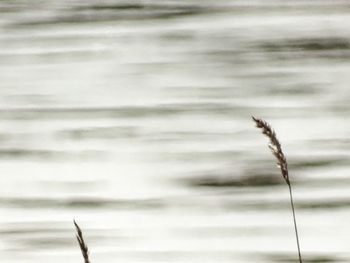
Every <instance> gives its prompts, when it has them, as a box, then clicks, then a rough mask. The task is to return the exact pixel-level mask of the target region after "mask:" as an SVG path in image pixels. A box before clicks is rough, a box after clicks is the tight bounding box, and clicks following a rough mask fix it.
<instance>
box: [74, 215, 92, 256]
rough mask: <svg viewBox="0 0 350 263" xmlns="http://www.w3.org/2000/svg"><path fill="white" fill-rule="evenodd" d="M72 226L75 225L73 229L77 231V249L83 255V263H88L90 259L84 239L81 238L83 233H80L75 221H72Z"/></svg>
mask: <svg viewBox="0 0 350 263" xmlns="http://www.w3.org/2000/svg"><path fill="white" fill-rule="evenodd" d="M73 222H74V225H75V229H76V231H77V234H76V237H77V240H78V243H79V247H80V250H81V253H82V254H83V257H84V263H90V259H89V249H88V247H87V245H86V243H85V240H84V237H83V232H82V231H81V228H80V227H79V225H78V224H77V222H75V220H73Z"/></svg>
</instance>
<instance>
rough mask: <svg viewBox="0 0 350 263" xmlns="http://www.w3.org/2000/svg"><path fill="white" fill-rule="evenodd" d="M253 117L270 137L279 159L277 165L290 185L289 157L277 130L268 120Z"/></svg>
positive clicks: (257, 124) (271, 148)
mask: <svg viewBox="0 0 350 263" xmlns="http://www.w3.org/2000/svg"><path fill="white" fill-rule="evenodd" d="M252 119H253V120H254V121H255V123H256V127H258V128H260V129H261V130H262V133H263V134H265V135H266V136H267V137H268V138H269V139H270V144H269V148H270V150H271V152H272V154H273V155H274V156H275V157H276V159H277V166H278V167H279V168H280V169H281V173H282V176H283V178H284V179H285V180H286V183H287V184H288V185H290V181H289V175H288V164H287V159H286V156H285V155H284V153H283V151H282V147H281V143H280V142H279V140H278V138H277V135H276V133H275V131H274V130H273V129H272V128H271V126H270V124H268V123H267V122H266V121H264V120H262V119H259V118H255V117H252Z"/></svg>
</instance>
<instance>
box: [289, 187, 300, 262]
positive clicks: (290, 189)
mask: <svg viewBox="0 0 350 263" xmlns="http://www.w3.org/2000/svg"><path fill="white" fill-rule="evenodd" d="M288 188H289V195H290V204H291V206H292V212H293V221H294V230H295V237H296V239H297V246H298V255H299V262H300V263H302V262H303V261H302V259H301V253H300V244H299V235H298V227H297V220H296V218H295V210H294V201H293V194H292V186H291V184H290V183H289V184H288Z"/></svg>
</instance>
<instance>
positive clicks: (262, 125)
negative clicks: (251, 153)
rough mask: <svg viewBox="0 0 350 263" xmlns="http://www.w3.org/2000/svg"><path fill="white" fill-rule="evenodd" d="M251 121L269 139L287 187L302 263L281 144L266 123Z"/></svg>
mask: <svg viewBox="0 0 350 263" xmlns="http://www.w3.org/2000/svg"><path fill="white" fill-rule="evenodd" d="M252 119H253V120H254V122H255V124H256V126H257V127H258V128H260V129H261V130H262V133H263V134H265V135H266V136H267V137H268V138H269V139H270V144H269V148H270V149H271V151H272V154H273V155H274V156H275V157H276V159H277V166H278V167H279V168H280V169H281V173H282V176H283V178H284V179H285V181H286V183H287V185H288V188H289V196H290V204H291V208H292V213H293V222H294V230H295V237H296V241H297V249H298V256H299V262H300V263H302V262H303V261H302V258H301V252H300V244H299V234H298V227H297V221H296V217H295V209H294V201H293V194H292V185H291V183H290V181H289V174H288V165H287V159H286V156H285V155H284V153H283V151H282V147H281V143H280V142H279V140H278V139H277V135H276V133H275V131H274V130H273V129H272V128H271V126H270V124H268V123H267V122H266V121H264V120H262V119H259V118H255V117H252Z"/></svg>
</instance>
